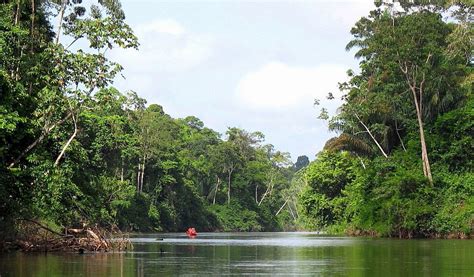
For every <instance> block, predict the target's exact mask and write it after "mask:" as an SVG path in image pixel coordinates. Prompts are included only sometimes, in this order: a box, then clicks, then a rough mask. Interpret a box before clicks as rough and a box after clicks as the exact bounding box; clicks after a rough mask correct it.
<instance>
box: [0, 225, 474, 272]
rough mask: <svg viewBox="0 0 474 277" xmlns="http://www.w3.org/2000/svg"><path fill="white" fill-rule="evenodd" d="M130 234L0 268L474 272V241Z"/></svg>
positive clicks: (7, 259) (7, 258)
mask: <svg viewBox="0 0 474 277" xmlns="http://www.w3.org/2000/svg"><path fill="white" fill-rule="evenodd" d="M157 238H162V239H163V240H157ZM133 241H134V245H135V249H134V251H133V252H129V253H106V254H88V255H76V254H63V255H59V254H29V255H24V254H21V253H13V254H9V255H4V256H0V276H2V277H3V276H149V275H160V276H169V275H184V276H186V275H201V276H202V275H251V276H254V275H272V276H273V275H282V276H288V275H310V276H401V275H408V276H473V275H474V241H461V240H411V241H405V240H387V239H360V238H344V237H325V236H321V235H317V234H314V233H245V234H241V233H208V234H199V236H198V238H196V239H188V238H187V237H186V235H184V234H151V235H138V236H135V237H134V238H133Z"/></svg>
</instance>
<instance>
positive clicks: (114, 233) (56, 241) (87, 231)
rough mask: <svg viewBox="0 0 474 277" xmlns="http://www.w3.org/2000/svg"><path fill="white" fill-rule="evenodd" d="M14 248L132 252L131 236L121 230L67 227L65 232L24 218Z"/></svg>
mask: <svg viewBox="0 0 474 277" xmlns="http://www.w3.org/2000/svg"><path fill="white" fill-rule="evenodd" d="M18 226H19V235H18V237H17V239H16V241H15V242H14V244H15V246H16V247H17V248H19V249H21V250H22V251H25V252H78V253H84V252H108V251H126V250H131V249H132V244H131V242H130V240H129V239H128V237H127V236H126V235H125V234H123V233H121V232H120V231H119V230H118V229H116V228H115V229H113V230H105V229H103V228H99V227H97V226H95V227H83V228H65V229H64V233H60V232H57V231H54V230H52V229H51V228H49V227H47V226H45V225H43V224H42V223H40V222H38V221H35V220H30V219H21V220H19V221H18Z"/></svg>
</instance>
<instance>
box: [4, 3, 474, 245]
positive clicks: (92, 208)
mask: <svg viewBox="0 0 474 277" xmlns="http://www.w3.org/2000/svg"><path fill="white" fill-rule="evenodd" d="M438 2H439V3H438ZM438 2H436V3H434V2H433V3H434V4H433V3H431V2H429V4H426V3H410V4H405V3H403V2H402V5H401V7H402V9H395V8H394V7H393V5H390V4H387V3H384V4H382V3H380V4H379V5H378V8H377V9H375V10H374V11H372V12H371V13H370V15H368V16H367V17H364V18H361V19H360V20H359V21H358V22H357V23H356V24H355V26H354V27H353V28H352V30H351V33H352V34H353V36H354V40H352V41H350V42H349V44H348V46H347V48H348V49H355V51H356V57H357V58H359V59H360V68H359V69H358V70H355V71H348V77H349V80H348V81H347V82H342V83H341V84H340V89H341V91H342V92H343V93H344V96H343V100H344V104H343V105H342V106H341V107H340V109H339V112H338V114H337V115H336V116H334V117H332V118H328V117H327V114H325V113H324V110H323V114H322V116H321V118H326V119H328V123H329V127H330V129H331V130H334V131H336V132H337V133H338V136H337V137H335V138H333V139H331V140H329V141H328V142H327V143H326V145H325V147H324V150H323V151H322V152H320V153H319V154H318V155H317V157H316V159H315V160H314V161H313V162H311V163H310V162H309V159H308V158H307V157H306V156H301V157H299V158H298V160H297V162H296V163H295V164H293V163H292V162H291V157H290V156H289V154H288V153H286V152H282V151H278V150H276V149H275V148H274V147H273V146H272V145H271V144H268V143H265V137H264V134H262V133H261V132H258V131H255V132H253V131H247V130H243V129H240V128H235V127H231V128H228V130H227V131H226V133H225V134H219V133H218V132H216V131H214V130H212V129H210V128H208V127H206V126H205V125H204V123H203V122H202V121H201V120H200V119H199V118H197V117H194V116H188V117H185V118H172V117H171V116H170V115H168V114H167V113H166V112H165V110H164V109H163V107H162V106H160V105H158V104H147V103H146V100H145V99H142V98H140V97H139V96H138V94H137V93H136V92H134V91H126V92H121V91H118V90H117V89H116V88H114V87H113V80H114V78H116V76H118V75H119V74H120V72H121V70H122V67H121V66H120V65H119V64H117V63H115V62H114V61H111V60H109V59H108V57H107V51H108V50H110V49H112V48H116V47H120V48H138V47H139V42H138V41H137V38H136V37H135V35H134V34H133V30H132V29H131V28H130V27H129V26H128V25H127V24H126V21H125V14H124V12H123V10H122V8H121V5H120V2H119V1H118V0H99V1H98V4H97V5H92V6H90V5H84V4H83V3H82V1H81V0H42V1H21V0H15V1H2V2H1V3H0V30H1V32H0V162H1V164H2V165H1V166H0V199H1V201H0V240H3V239H6V238H9V237H11V236H14V235H15V234H16V232H17V231H18V226H19V225H20V223H21V221H22V220H25V219H26V220H35V221H38V222H42V223H43V224H45V225H47V226H49V227H50V228H53V229H55V230H61V229H62V228H65V227H74V226H85V225H97V226H102V227H104V228H112V227H113V228H115V227H118V228H120V229H122V230H126V231H140V232H152V231H155V232H156V231H183V230H185V229H186V228H187V227H190V226H193V227H195V228H196V229H198V231H216V230H217V231H276V230H296V229H298V230H302V229H305V230H326V231H328V232H337V233H344V232H345V233H350V234H369V235H377V236H399V237H420V236H424V237H433V236H456V237H465V236H469V235H470V234H472V232H473V225H474V173H473V160H474V157H473V153H474V138H473V135H474V126H473V124H474V123H473V122H474V120H473V119H474V118H473V117H474V99H473V97H472V81H473V76H474V75H473V71H472V69H473V68H472V66H473V62H472V56H473V55H472V54H473V44H472V41H473V29H472V3H470V2H469V1H454V2H449V3H446V2H445V1H438ZM446 14H449V16H448V20H447V19H446V18H445V17H446ZM53 19H57V20H58V22H57V23H54V24H53V22H52V20H53ZM78 45H87V46H88V48H87V49H85V48H84V47H79V46H78ZM328 97H329V98H333V95H332V94H330V95H329V96H328Z"/></svg>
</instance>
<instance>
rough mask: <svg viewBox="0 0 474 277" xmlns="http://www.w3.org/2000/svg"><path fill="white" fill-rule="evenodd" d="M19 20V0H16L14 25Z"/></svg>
mask: <svg viewBox="0 0 474 277" xmlns="http://www.w3.org/2000/svg"><path fill="white" fill-rule="evenodd" d="M19 20H20V0H16V12H15V26H16V25H18V21H19Z"/></svg>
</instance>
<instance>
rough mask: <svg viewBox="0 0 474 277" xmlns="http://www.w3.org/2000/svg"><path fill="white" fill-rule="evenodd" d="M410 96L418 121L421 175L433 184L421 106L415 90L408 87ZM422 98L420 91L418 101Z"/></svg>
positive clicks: (412, 87)
mask: <svg viewBox="0 0 474 277" xmlns="http://www.w3.org/2000/svg"><path fill="white" fill-rule="evenodd" d="M410 88H411V91H412V94H413V101H414V102H415V108H416V118H417V120H418V129H419V132H420V144H421V161H422V163H423V174H424V175H425V177H427V178H428V181H429V182H430V184H431V185H432V184H433V177H432V175H431V166H430V161H429V159H428V150H427V148H426V140H425V131H424V128H423V118H422V110H421V108H422V106H421V103H420V102H419V100H418V98H417V95H416V88H415V87H414V86H410ZM421 97H422V91H420V100H421Z"/></svg>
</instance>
